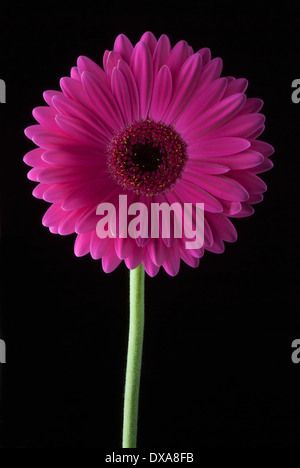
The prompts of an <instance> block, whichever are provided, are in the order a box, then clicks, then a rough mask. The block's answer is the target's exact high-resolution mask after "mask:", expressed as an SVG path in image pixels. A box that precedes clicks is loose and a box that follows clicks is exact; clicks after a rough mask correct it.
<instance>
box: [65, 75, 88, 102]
mask: <svg viewBox="0 0 300 468" xmlns="http://www.w3.org/2000/svg"><path fill="white" fill-rule="evenodd" d="M60 87H61V89H62V92H63V94H64V95H65V96H66V97H68V98H70V99H72V100H74V101H77V102H80V104H82V105H83V106H85V107H87V108H89V101H88V99H87V96H86V94H85V91H84V89H83V86H82V83H81V82H79V81H77V80H74V79H73V78H69V77H68V76H65V77H63V78H61V79H60Z"/></svg>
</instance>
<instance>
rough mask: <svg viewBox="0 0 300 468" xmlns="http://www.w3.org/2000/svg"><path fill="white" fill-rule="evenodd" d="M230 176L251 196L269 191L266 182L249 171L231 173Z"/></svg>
mask: <svg viewBox="0 0 300 468" xmlns="http://www.w3.org/2000/svg"><path fill="white" fill-rule="evenodd" d="M230 175H231V176H232V177H233V179H234V180H236V181H237V182H238V183H239V184H241V185H242V186H243V187H245V189H246V190H247V192H248V193H249V194H251V195H256V194H261V193H263V192H265V191H266V190H267V186H266V184H265V182H264V181H263V180H262V179H261V178H260V177H258V176H257V175H255V174H253V173H252V172H249V171H231V172H230ZM243 201H245V200H243Z"/></svg>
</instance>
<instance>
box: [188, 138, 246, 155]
mask: <svg viewBox="0 0 300 468" xmlns="http://www.w3.org/2000/svg"><path fill="white" fill-rule="evenodd" d="M249 146H250V143H249V141H248V140H245V139H243V138H235V137H223V138H210V139H207V140H202V139H201V140H195V141H194V142H192V143H191V144H190V145H189V150H188V151H189V154H190V155H191V157H202V156H209V157H210V156H221V157H223V156H227V155H232V154H235V153H240V152H241V151H244V150H246V149H247V148H249Z"/></svg>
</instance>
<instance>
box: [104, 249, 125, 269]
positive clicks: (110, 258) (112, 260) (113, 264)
mask: <svg viewBox="0 0 300 468" xmlns="http://www.w3.org/2000/svg"><path fill="white" fill-rule="evenodd" d="M121 261H122V260H121V259H120V258H119V257H118V256H117V254H116V252H115V250H114V248H113V247H111V248H110V250H109V251H108V252H106V253H105V254H104V255H103V257H102V268H103V271H104V272H105V273H111V272H112V271H114V270H115V269H116V268H117V266H119V265H120V263H121Z"/></svg>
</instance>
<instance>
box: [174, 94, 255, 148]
mask: <svg viewBox="0 0 300 468" xmlns="http://www.w3.org/2000/svg"><path fill="white" fill-rule="evenodd" d="M245 101H246V96H245V95H244V94H234V95H233V96H229V97H227V98H225V99H222V101H220V102H218V103H217V104H215V105H214V106H212V107H211V108H210V109H208V110H206V111H205V112H203V114H201V115H200V116H199V117H198V118H197V119H195V121H194V123H193V124H191V125H190V127H188V128H187V129H186V130H185V131H184V132H183V136H184V137H186V138H187V139H188V141H191V142H192V140H193V139H195V138H196V137H199V135H203V134H204V133H207V132H209V131H211V130H212V129H216V128H219V127H221V126H222V125H223V126H224V124H225V123H226V122H227V121H228V120H230V119H232V118H233V116H234V115H235V114H237V113H238V112H239V111H240V110H241V108H242V107H243V105H244V104H245ZM240 118H241V117H240ZM231 122H232V120H231ZM231 122H230V123H231ZM228 136H231V135H228ZM234 136H242V135H239V134H238V135H236V134H235V135H234Z"/></svg>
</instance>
